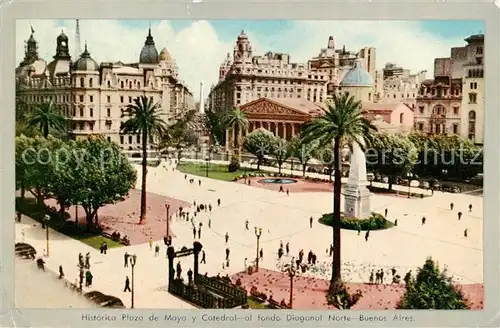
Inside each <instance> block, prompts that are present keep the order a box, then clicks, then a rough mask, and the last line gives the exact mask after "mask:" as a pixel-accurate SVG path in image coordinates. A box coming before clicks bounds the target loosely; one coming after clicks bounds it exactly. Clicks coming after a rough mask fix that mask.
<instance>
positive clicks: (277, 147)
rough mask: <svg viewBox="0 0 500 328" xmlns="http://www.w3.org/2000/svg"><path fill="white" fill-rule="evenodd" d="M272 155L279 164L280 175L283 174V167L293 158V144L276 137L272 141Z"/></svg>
mask: <svg viewBox="0 0 500 328" xmlns="http://www.w3.org/2000/svg"><path fill="white" fill-rule="evenodd" d="M270 153H271V155H272V156H273V157H274V158H275V159H276V163H278V173H279V174H281V166H282V165H283V163H284V162H285V161H286V160H287V159H288V158H289V157H290V156H291V144H290V143H289V142H288V141H287V140H286V139H283V138H281V137H279V136H275V137H274V138H273V139H272V141H271V152H270Z"/></svg>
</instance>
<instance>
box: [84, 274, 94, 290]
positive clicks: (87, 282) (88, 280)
mask: <svg viewBox="0 0 500 328" xmlns="http://www.w3.org/2000/svg"><path fill="white" fill-rule="evenodd" d="M92 278H93V276H92V273H91V272H90V270H87V272H85V287H90V286H91V285H92Z"/></svg>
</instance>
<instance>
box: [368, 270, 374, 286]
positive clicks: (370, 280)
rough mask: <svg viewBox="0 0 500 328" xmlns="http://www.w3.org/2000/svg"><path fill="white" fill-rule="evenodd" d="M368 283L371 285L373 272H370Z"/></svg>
mask: <svg viewBox="0 0 500 328" xmlns="http://www.w3.org/2000/svg"><path fill="white" fill-rule="evenodd" d="M368 283H369V284H370V285H373V270H372V271H371V272H370V278H369V280H368Z"/></svg>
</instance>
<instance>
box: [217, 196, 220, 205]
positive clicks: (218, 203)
mask: <svg viewBox="0 0 500 328" xmlns="http://www.w3.org/2000/svg"><path fill="white" fill-rule="evenodd" d="M217 206H220V198H219V199H217Z"/></svg>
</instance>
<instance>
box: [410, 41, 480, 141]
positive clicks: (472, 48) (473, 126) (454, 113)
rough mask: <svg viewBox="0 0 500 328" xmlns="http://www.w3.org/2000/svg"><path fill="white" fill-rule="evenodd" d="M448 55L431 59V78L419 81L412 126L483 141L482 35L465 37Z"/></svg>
mask: <svg viewBox="0 0 500 328" xmlns="http://www.w3.org/2000/svg"><path fill="white" fill-rule="evenodd" d="M465 41H466V42H467V44H466V45H465V46H463V47H456V48H452V49H451V56H450V57H448V58H436V59H435V60H434V79H432V80H426V81H424V82H423V83H422V85H421V87H420V90H419V94H418V96H417V109H416V110H415V128H416V129H417V130H418V131H422V132H424V133H428V134H447V135H451V134H457V135H460V136H462V137H464V138H468V139H470V140H472V141H473V142H475V143H477V144H482V143H483V142H484V58H483V56H484V35H483V34H477V35H472V36H470V37H468V38H466V39H465Z"/></svg>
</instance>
